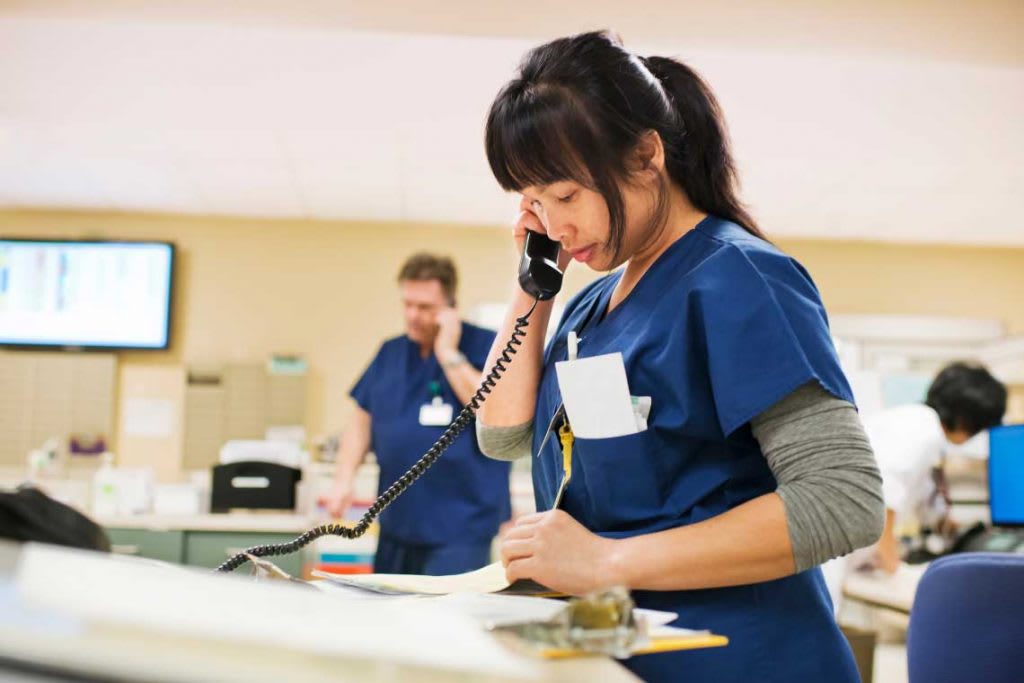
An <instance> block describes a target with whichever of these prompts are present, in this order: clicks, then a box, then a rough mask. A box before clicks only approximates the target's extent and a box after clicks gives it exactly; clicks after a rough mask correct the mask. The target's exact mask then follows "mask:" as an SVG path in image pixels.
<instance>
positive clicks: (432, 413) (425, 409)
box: [420, 396, 452, 427]
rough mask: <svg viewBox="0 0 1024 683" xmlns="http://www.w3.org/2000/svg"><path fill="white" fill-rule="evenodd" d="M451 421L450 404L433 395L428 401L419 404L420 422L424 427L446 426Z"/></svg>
mask: <svg viewBox="0 0 1024 683" xmlns="http://www.w3.org/2000/svg"><path fill="white" fill-rule="evenodd" d="M451 422H452V404H451V403H445V402H444V399H443V398H441V397H440V396H435V397H434V400H433V401H431V402H430V403H427V404H424V405H421V406H420V424H421V425H423V426H424V427H447V426H448V425H449V424H451Z"/></svg>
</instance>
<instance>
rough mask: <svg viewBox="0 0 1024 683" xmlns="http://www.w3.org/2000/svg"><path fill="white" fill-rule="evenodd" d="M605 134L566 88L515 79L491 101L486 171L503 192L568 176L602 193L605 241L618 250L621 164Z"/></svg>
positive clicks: (621, 223)
mask: <svg viewBox="0 0 1024 683" xmlns="http://www.w3.org/2000/svg"><path fill="white" fill-rule="evenodd" d="M605 137H607V136H602V135H600V133H599V132H598V128H597V127H596V126H595V125H594V122H593V121H592V120H590V119H589V118H588V117H587V115H586V114H585V113H584V108H583V107H580V106H577V103H576V101H575V98H574V96H573V94H572V92H571V91H570V90H569V89H568V88H563V87H559V86H557V85H534V86H528V85H527V84H525V83H524V82H523V81H522V80H519V79H517V80H514V81H512V82H511V83H509V84H508V86H507V87H506V88H505V89H504V90H502V91H501V93H499V95H498V97H497V98H496V99H495V101H494V104H493V105H492V106H491V110H490V113H489V114H488V116H487V129H486V134H485V147H486V149H487V161H488V163H489V164H490V166H491V172H492V173H493V174H494V178H495V179H496V180H497V181H498V184H499V185H501V187H502V188H503V189H504V190H505V191H507V192H521V191H522V190H523V189H524V188H527V187H531V186H545V185H550V184H552V183H555V182H559V181H564V180H570V181H574V182H577V183H579V184H580V185H582V186H584V187H586V188H587V189H590V190H593V191H595V192H597V193H598V194H600V195H601V196H602V197H604V200H605V202H606V203H607V204H608V213H609V218H610V223H611V226H610V227H611V230H610V234H609V239H608V244H607V245H606V246H608V247H609V248H610V249H611V251H612V252H613V253H615V254H617V253H618V250H619V248H620V246H621V244H622V235H623V232H624V230H625V218H624V213H625V212H624V207H623V205H622V195H621V193H620V191H619V185H618V182H617V179H616V177H615V174H614V171H613V169H616V168H619V167H620V166H621V165H622V154H621V150H618V149H616V147H617V146H618V145H615V144H614V143H612V141H609V140H605V139H602V138H605Z"/></svg>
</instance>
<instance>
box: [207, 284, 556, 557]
mask: <svg viewBox="0 0 1024 683" xmlns="http://www.w3.org/2000/svg"><path fill="white" fill-rule="evenodd" d="M539 302H540V299H535V300H534V302H533V305H532V306H531V307H530V310H529V311H527V312H526V314H525V315H522V316H520V317H518V318H516V324H515V327H514V328H513V329H512V336H511V337H510V338H509V340H508V343H507V344H505V348H504V349H503V350H502V352H501V355H500V356H499V357H498V360H496V361H495V362H494V366H493V367H492V368H491V370H490V372H488V373H487V376H486V377H485V378H484V380H483V382H482V383H481V384H480V388H479V389H477V390H476V393H475V394H474V395H473V398H471V399H470V400H469V403H467V404H466V406H465V407H464V408H463V409H462V411H461V412H459V415H458V417H456V418H455V420H454V421H453V422H452V423H451V424H450V425H448V428H447V429H445V430H444V433H443V434H442V435H441V436H440V437H439V438H438V439H437V441H436V442H435V443H434V445H433V446H431V447H430V450H428V451H427V452H426V453H425V454H424V455H423V457H421V458H420V459H419V460H417V461H416V463H415V464H414V465H413V466H412V467H410V468H409V470H408V471H407V472H406V473H405V474H403V475H402V476H401V477H399V478H398V481H396V482H395V483H393V484H392V485H391V486H389V487H388V488H387V490H386V491H384V493H382V494H380V496H378V497H377V500H375V501H374V503H373V505H371V506H370V509H369V510H367V511H366V513H365V514H363V516H362V518H360V520H359V521H358V522H357V523H356V525H355V526H353V527H347V526H343V525H341V524H334V523H331V524H323V525H321V526H318V527H314V528H312V529H310V530H309V531H307V532H305V533H304V534H302V535H301V536H298V537H297V538H295V539H293V540H291V541H288V542H287V543H274V544H270V545H256V546H253V547H251V548H246V549H245V550H244V551H242V552H240V553H237V554H236V555H233V556H232V557H231V558H229V559H228V560H227V561H225V562H224V563H223V564H221V565H220V566H219V567H217V569H216V570H215V571H218V572H230V571H234V570H235V569H238V568H239V567H241V566H242V565H243V564H245V563H246V562H248V558H247V557H246V555H252V556H254V557H273V556H275V555H288V554H291V553H294V552H295V551H297V550H299V549H300V548H303V547H305V546H307V545H309V544H310V543H312V542H313V541H315V540H316V539H318V538H320V537H321V536H341V537H342V538H358V537H360V536H362V535H363V534H365V533H366V531H367V530H368V529H369V528H370V523H371V522H373V520H374V519H376V518H377V516H378V515H380V513H381V512H383V511H384V509H385V508H386V507H387V506H388V505H391V503H392V502H394V500H395V499H396V498H398V496H400V495H402V493H404V492H405V490H406V489H407V488H409V486H410V485H412V483H413V482H414V481H416V480H417V479H419V478H420V477H421V476H423V473H424V472H426V471H427V469H428V468H429V467H430V466H431V465H433V464H434V463H435V462H436V461H437V459H438V458H440V457H441V455H442V454H443V453H444V452H445V451H446V450H448V447H449V446H451V445H452V442H453V441H455V439H456V438H457V437H458V436H459V434H461V433H462V431H463V430H464V429H465V428H466V427H468V426H469V425H470V423H472V422H473V418H474V417H475V416H476V411H477V410H478V409H479V408H480V406H481V404H483V402H484V401H486V400H487V395H488V394H490V393H491V390H492V389H493V388H494V385H495V384H496V383H497V381H498V379H500V378H501V375H502V374H503V373H504V372H505V370H506V369H507V365H508V364H509V363H511V362H512V356H514V355H515V354H516V352H517V351H518V349H517V348H516V347H518V346H521V345H522V343H523V339H522V338H523V337H525V336H526V328H527V327H528V326H529V324H530V316H531V315H533V311H534V309H536V308H537V304H538V303H539Z"/></svg>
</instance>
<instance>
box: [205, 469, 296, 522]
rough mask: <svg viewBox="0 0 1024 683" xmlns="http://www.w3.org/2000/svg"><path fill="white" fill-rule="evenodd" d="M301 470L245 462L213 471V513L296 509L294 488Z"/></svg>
mask: <svg viewBox="0 0 1024 683" xmlns="http://www.w3.org/2000/svg"><path fill="white" fill-rule="evenodd" d="M300 479H302V470H299V469H296V468H294V467H287V466H285V465H278V464H277V463H272V462H260V461H255V460H246V461H242V462H233V463H231V464H229V465H216V466H214V468H213V491H212V493H211V496H210V510H211V511H212V512H227V511H228V510H230V509H231V508H259V509H267V510H294V509H295V485H296V484H297V483H298V482H299V480H300Z"/></svg>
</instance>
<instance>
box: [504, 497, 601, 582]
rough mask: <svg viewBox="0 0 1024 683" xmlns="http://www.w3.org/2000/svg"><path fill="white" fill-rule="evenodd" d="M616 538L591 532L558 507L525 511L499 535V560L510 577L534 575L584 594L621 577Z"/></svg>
mask: <svg viewBox="0 0 1024 683" xmlns="http://www.w3.org/2000/svg"><path fill="white" fill-rule="evenodd" d="M615 547H616V541H614V540H612V539H608V538H603V537H601V536H598V535H597V534H594V533H591V532H590V531H588V530H587V529H586V528H584V527H583V525H582V524H580V523H579V522H577V521H576V520H575V519H573V518H572V517H571V516H569V514H567V513H566V512H563V511H562V510H549V511H547V512H538V513H535V514H532V515H524V516H523V517H521V518H519V519H518V520H516V521H515V523H514V525H513V527H512V528H511V529H510V530H509V531H508V532H507V533H506V534H505V535H504V536H503V537H502V540H501V561H502V564H504V565H505V574H506V576H507V577H508V580H509V581H510V582H512V581H516V580H518V579H533V580H534V581H536V582H538V583H540V584H541V585H544V586H546V587H548V588H550V589H552V590H555V591H559V592H562V593H567V594H570V595H585V594H587V593H590V592H592V591H595V590H600V589H603V588H609V587H611V586H614V585H618V584H620V583H621V580H620V579H618V577H617V576H616V574H615V572H614V571H613V567H614V558H615V553H614V550H615Z"/></svg>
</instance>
